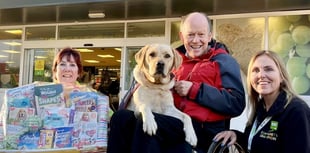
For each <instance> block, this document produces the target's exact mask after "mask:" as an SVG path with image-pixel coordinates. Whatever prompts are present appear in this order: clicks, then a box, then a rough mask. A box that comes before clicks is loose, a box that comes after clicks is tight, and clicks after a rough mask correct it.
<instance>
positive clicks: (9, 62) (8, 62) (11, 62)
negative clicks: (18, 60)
mask: <svg viewBox="0 0 310 153" xmlns="http://www.w3.org/2000/svg"><path fill="white" fill-rule="evenodd" d="M5 63H6V64H13V63H15V62H14V61H6V62H5Z"/></svg>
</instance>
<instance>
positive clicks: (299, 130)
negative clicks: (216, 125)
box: [214, 51, 310, 153]
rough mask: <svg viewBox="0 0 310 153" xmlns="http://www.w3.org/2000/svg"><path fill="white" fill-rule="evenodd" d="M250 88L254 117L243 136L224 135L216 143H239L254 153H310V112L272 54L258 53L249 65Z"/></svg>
mask: <svg viewBox="0 0 310 153" xmlns="http://www.w3.org/2000/svg"><path fill="white" fill-rule="evenodd" d="M247 87H248V89H249V97H250V104H251V116H250V118H249V121H248V123H247V127H246V129H245V131H244V133H241V132H238V131H223V132H220V133H218V134H217V135H216V136H215V138H214V141H219V140H221V139H223V142H222V146H224V145H225V144H226V145H228V146H230V145H232V144H234V143H235V142H236V140H237V142H238V143H239V144H241V145H242V146H243V148H244V149H247V150H248V151H249V152H251V153H297V152H298V153H310V108H309V106H308V105H307V104H306V103H305V102H304V101H303V100H301V99H300V98H299V97H298V96H297V95H296V94H295V93H294V91H293V89H292V86H291V83H290V80H289V75H288V73H287V71H286V69H285V66H284V64H283V62H282V61H281V59H280V58H279V56H278V55H277V54H276V53H274V52H272V51H260V52H258V53H256V54H255V55H254V56H253V57H252V59H251V61H250V64H249V67H248V74H247Z"/></svg>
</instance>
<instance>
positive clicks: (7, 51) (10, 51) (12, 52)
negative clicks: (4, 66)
mask: <svg viewBox="0 0 310 153" xmlns="http://www.w3.org/2000/svg"><path fill="white" fill-rule="evenodd" d="M2 51H3V52H6V53H11V54H19V53H20V51H16V50H2Z"/></svg>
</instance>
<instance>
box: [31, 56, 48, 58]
mask: <svg viewBox="0 0 310 153" xmlns="http://www.w3.org/2000/svg"><path fill="white" fill-rule="evenodd" d="M34 57H35V58H37V59H44V58H47V57H46V56H34Z"/></svg>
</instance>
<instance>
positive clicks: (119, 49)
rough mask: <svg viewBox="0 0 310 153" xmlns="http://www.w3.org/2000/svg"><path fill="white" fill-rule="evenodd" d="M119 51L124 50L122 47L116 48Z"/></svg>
mask: <svg viewBox="0 0 310 153" xmlns="http://www.w3.org/2000/svg"><path fill="white" fill-rule="evenodd" d="M114 49H115V50H117V51H122V48H114Z"/></svg>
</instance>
